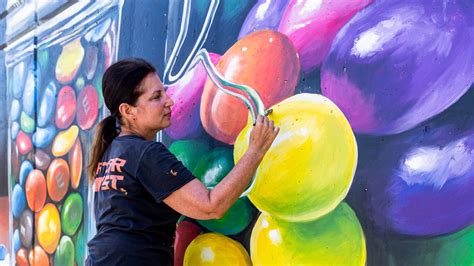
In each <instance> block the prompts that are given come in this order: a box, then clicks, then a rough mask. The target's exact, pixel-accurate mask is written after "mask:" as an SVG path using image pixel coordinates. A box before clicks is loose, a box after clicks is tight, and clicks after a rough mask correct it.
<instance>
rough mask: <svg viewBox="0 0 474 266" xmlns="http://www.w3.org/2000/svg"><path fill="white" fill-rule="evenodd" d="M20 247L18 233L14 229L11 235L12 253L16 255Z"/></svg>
mask: <svg viewBox="0 0 474 266" xmlns="http://www.w3.org/2000/svg"><path fill="white" fill-rule="evenodd" d="M20 247H21V241H20V232H19V231H18V229H15V232H14V233H13V253H15V254H16V252H17V251H18V250H19V249H20Z"/></svg>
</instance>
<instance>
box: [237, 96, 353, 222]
mask: <svg viewBox="0 0 474 266" xmlns="http://www.w3.org/2000/svg"><path fill="white" fill-rule="evenodd" d="M271 108H272V109H273V112H272V113H271V114H270V115H269V118H270V119H271V120H274V121H275V125H276V126H278V127H280V133H279V135H278V136H277V138H276V140H275V141H274V143H273V144H272V146H271V148H270V150H269V151H268V152H267V154H266V155H265V157H264V159H263V161H262V163H261V164H260V166H259V168H258V170H257V172H256V178H255V183H254V186H253V188H252V189H251V191H250V193H249V194H248V197H249V199H250V200H251V201H252V203H253V204H254V205H255V206H256V207H257V208H258V209H260V210H261V211H263V212H266V213H269V214H270V215H272V216H273V217H275V218H279V219H282V220H287V221H311V220H314V219H316V218H318V217H320V216H322V215H325V214H327V213H328V212H330V211H332V210H334V208H336V206H337V205H338V204H339V203H340V202H341V201H342V200H343V199H344V197H345V196H346V195H347V193H348V191H349V188H350V185H351V183H352V179H353V176H354V172H355V169H356V166H357V143H356V140H355V137H354V133H353V132H352V129H351V127H350V125H349V122H348V121H347V119H346V117H345V116H344V115H343V113H342V112H341V111H340V110H339V108H338V107H337V106H336V105H335V104H334V103H333V102H331V101H330V100H329V99H328V98H326V97H324V96H322V95H319V94H308V93H304V94H298V95H295V96H292V97H290V98H287V99H285V100H283V101H282V102H280V103H278V104H276V105H274V106H272V107H271ZM251 129H252V122H251V121H250V119H249V122H248V123H247V126H246V127H245V128H244V129H243V130H242V131H241V132H240V134H239V136H238V138H237V140H236V142H235V146H234V147H235V149H234V158H235V161H236V162H237V161H238V160H239V159H240V158H241V157H242V155H243V153H244V152H245V151H246V150H247V147H248V142H249V141H248V139H249V135H250V131H251Z"/></svg>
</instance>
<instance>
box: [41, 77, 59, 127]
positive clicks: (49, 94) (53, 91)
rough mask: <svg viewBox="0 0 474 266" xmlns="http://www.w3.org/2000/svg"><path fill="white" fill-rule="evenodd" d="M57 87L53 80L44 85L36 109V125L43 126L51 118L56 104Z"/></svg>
mask: <svg viewBox="0 0 474 266" xmlns="http://www.w3.org/2000/svg"><path fill="white" fill-rule="evenodd" d="M56 97H57V88H56V85H55V84H54V82H50V83H49V84H48V86H47V87H46V89H45V91H44V93H43V96H42V97H41V102H40V106H39V110H38V126H39V127H45V126H46V125H47V124H48V123H49V122H50V120H51V118H52V117H53V114H54V108H55V106H56Z"/></svg>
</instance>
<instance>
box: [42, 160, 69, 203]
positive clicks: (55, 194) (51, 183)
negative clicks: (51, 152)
mask: <svg viewBox="0 0 474 266" xmlns="http://www.w3.org/2000/svg"><path fill="white" fill-rule="evenodd" d="M69 177H70V175H69V165H68V164H67V162H66V161H65V160H64V159H61V158H58V159H54V160H53V161H52V162H51V165H50V166H49V169H48V173H47V174H46V182H47V186H48V194H49V197H50V198H51V199H52V200H53V201H60V200H62V199H63V198H64V195H66V192H67V190H68V188H69Z"/></svg>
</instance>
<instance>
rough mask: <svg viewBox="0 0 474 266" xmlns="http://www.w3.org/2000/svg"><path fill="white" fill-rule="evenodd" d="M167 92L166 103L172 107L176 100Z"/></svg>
mask: <svg viewBox="0 0 474 266" xmlns="http://www.w3.org/2000/svg"><path fill="white" fill-rule="evenodd" d="M165 94H166V104H167V105H168V106H169V107H171V106H173V105H174V102H173V99H171V97H170V96H169V95H168V93H165Z"/></svg>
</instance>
